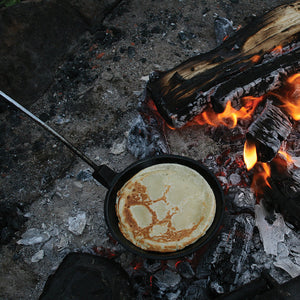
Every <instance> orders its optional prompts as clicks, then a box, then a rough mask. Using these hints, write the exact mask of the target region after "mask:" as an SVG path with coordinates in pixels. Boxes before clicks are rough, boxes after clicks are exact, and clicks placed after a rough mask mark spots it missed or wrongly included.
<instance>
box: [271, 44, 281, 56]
mask: <svg viewBox="0 0 300 300" xmlns="http://www.w3.org/2000/svg"><path fill="white" fill-rule="evenodd" d="M282 49H283V48H282V46H281V45H279V46H276V47H275V48H274V49H272V51H271V52H272V53H273V54H277V55H278V54H282Z"/></svg>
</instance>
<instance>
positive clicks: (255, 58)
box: [250, 55, 261, 63]
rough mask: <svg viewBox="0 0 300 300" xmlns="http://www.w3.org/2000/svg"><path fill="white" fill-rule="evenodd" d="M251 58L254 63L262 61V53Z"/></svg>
mask: <svg viewBox="0 0 300 300" xmlns="http://www.w3.org/2000/svg"><path fill="white" fill-rule="evenodd" d="M250 59H251V61H252V62H253V63H257V62H259V61H260V59H261V56H260V55H253V56H252V57H251V58H250Z"/></svg>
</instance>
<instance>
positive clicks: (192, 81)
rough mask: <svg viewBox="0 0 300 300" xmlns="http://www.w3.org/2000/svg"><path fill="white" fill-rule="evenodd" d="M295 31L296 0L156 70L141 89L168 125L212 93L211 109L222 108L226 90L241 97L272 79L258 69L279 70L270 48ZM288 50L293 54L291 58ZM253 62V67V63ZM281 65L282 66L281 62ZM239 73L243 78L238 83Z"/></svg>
mask: <svg viewBox="0 0 300 300" xmlns="http://www.w3.org/2000/svg"><path fill="white" fill-rule="evenodd" d="M299 37H300V0H299V1H296V2H294V3H293V4H290V5H283V6H280V7H278V8H276V9H274V10H272V11H271V12H269V13H268V14H265V15H264V16H262V17H260V18H257V19H256V20H254V21H253V22H252V23H250V24H248V25H247V26H245V27H244V28H243V29H241V30H239V31H238V32H237V33H236V34H235V35H234V36H233V37H231V38H229V39H227V40H226V41H225V42H224V43H223V44H221V45H220V46H219V47H217V48H215V49H214V50H212V51H210V52H208V53H204V54H201V55H199V56H195V57H193V58H190V59H188V60H187V61H185V62H183V63H181V64H180V65H178V66H176V67H175V68H173V69H171V70H169V71H166V72H162V73H156V74H155V76H153V77H152V78H151V79H150V81H149V83H148V85H147V90H148V92H149V93H150V95H151V97H152V99H153V100H154V102H155V104H156V106H157V109H158V111H159V113H160V114H161V115H162V117H163V118H164V119H165V120H166V121H167V122H168V123H169V124H170V125H171V126H174V127H181V126H183V125H184V124H186V123H187V122H188V121H189V120H191V119H192V118H193V117H194V116H195V115H197V114H199V113H201V112H202V111H203V110H204V109H205V108H206V107H207V105H208V104H209V103H210V102H211V100H212V99H211V98H212V96H213V99H214V101H215V102H216V103H217V104H216V105H215V107H216V109H219V110H222V107H223V104H222V103H224V102H225V101H227V100H228V98H230V97H229V96H230V94H231V92H232V91H233V96H236V95H238V96H239V97H241V96H243V95H246V93H245V92H247V91H249V90H251V86H252V85H253V86H256V85H257V84H258V83H259V82H261V81H262V82H263V84H262V85H263V86H265V85H267V83H268V81H269V80H271V81H272V82H273V81H274V80H275V79H267V80H265V81H264V80H262V79H261V78H262V76H261V74H260V72H261V71H264V73H263V75H264V77H268V78H269V77H270V76H271V77H272V76H273V73H272V72H279V73H281V72H280V71H277V70H278V69H280V68H282V66H281V63H282V62H284V61H285V59H284V58H282V59H281V60H280V63H279V62H278V63H276V60H277V59H278V58H280V57H281V56H278V57H276V58H274V57H273V58H272V57H271V58H270V57H268V56H269V53H270V51H271V50H272V49H274V47H276V46H278V45H282V46H283V47H285V46H286V45H290V44H293V43H295V42H297V41H299ZM297 47H298V46H297ZM293 55H294V56H297V58H295V59H294V60H293V57H292V56H293ZM293 55H290V56H289V60H290V59H291V60H292V61H297V60H299V59H298V57H299V52H298V51H296V52H295V51H294V53H293ZM269 59H271V60H272V62H271V61H270V60H269ZM260 65H261V66H260ZM254 66H257V68H256V69H253V67H254ZM265 66H266V68H265ZM283 68H284V69H286V68H288V67H287V65H286V64H285V66H284V67H283ZM252 70H253V73H252ZM294 70H299V63H295V64H293V66H292V67H291V70H289V71H291V72H292V71H294ZM283 73H289V72H288V71H286V70H284V71H283ZM274 77H275V78H276V75H275V76H273V78H274ZM240 79H243V80H242V82H241V83H240V82H239V80H240ZM273 86H274V85H270V87H273ZM267 91H268V88H267ZM264 92H265V91H264ZM227 96H228V97H227ZM220 103H221V105H220Z"/></svg>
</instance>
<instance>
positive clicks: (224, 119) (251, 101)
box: [193, 96, 263, 128]
mask: <svg viewBox="0 0 300 300" xmlns="http://www.w3.org/2000/svg"><path fill="white" fill-rule="evenodd" d="M262 100H263V97H251V96H249V97H244V98H243V102H244V103H245V105H244V106H243V107H242V108H241V109H240V110H236V109H235V108H233V107H232V105H231V101H228V102H227V103H226V107H225V110H224V111H223V112H222V113H220V114H217V113H215V112H214V111H213V110H212V109H208V110H206V111H204V112H203V113H201V114H200V115H198V116H196V117H195V118H194V120H193V121H194V122H195V123H197V124H199V125H204V124H208V125H211V126H214V127H217V126H220V125H225V126H227V127H229V128H234V127H235V126H236V125H237V123H238V120H240V119H244V120H249V119H251V117H252V115H253V112H254V110H255V109H256V107H257V105H258V104H259V103H260V102H261V101H262Z"/></svg>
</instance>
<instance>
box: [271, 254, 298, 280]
mask: <svg viewBox="0 0 300 300" xmlns="http://www.w3.org/2000/svg"><path fill="white" fill-rule="evenodd" d="M274 266H276V267H278V268H281V269H283V270H285V271H286V272H287V273H289V275H290V276H291V277H293V278H295V277H297V276H299V275H300V266H299V265H297V264H295V263H294V262H293V261H292V259H291V258H290V257H284V258H278V260H277V261H275V262H274Z"/></svg>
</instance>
